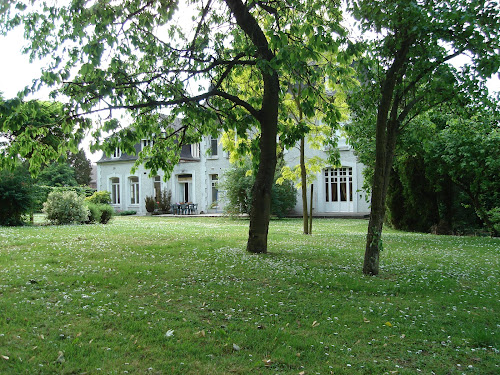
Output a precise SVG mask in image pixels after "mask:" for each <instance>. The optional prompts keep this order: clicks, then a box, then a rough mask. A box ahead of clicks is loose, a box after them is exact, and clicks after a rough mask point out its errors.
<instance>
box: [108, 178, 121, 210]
mask: <svg viewBox="0 0 500 375" xmlns="http://www.w3.org/2000/svg"><path fill="white" fill-rule="evenodd" d="M110 184H111V204H114V205H119V204H120V203H121V199H120V178H119V177H111V178H110Z"/></svg>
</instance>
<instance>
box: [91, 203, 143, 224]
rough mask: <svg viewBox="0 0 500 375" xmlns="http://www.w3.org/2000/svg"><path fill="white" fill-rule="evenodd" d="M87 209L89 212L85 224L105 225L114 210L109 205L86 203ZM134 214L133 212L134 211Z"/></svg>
mask: <svg viewBox="0 0 500 375" xmlns="http://www.w3.org/2000/svg"><path fill="white" fill-rule="evenodd" d="M86 203H87V204H86V205H87V208H88V210H89V216H88V220H86V221H85V222H86V223H87V224H92V223H100V224H106V223H107V222H108V221H109V220H110V219H111V217H112V216H113V214H114V212H115V211H114V209H113V207H111V206H110V205H109V204H102V203H89V202H86ZM134 213H135V211H134Z"/></svg>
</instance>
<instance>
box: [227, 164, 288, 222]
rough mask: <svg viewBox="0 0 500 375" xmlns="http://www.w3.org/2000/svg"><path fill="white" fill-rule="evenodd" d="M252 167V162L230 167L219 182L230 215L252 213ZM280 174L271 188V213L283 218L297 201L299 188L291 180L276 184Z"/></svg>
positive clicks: (275, 177) (276, 175)
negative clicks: (249, 171)
mask: <svg viewBox="0 0 500 375" xmlns="http://www.w3.org/2000/svg"><path fill="white" fill-rule="evenodd" d="M250 168H251V164H250V162H247V163H246V164H244V165H243V166H236V165H235V166H233V167H231V168H230V169H228V170H227V171H226V172H225V173H224V176H223V178H222V182H221V183H219V186H220V188H221V190H224V199H225V205H224V211H225V212H226V213H228V214H230V215H235V214H241V213H246V214H249V213H250V209H251V207H252V187H253V184H254V181H255V177H254V176H253V175H249V174H248V173H247V171H248V170H249V169H250ZM279 176H280V173H279V172H277V173H276V174H275V176H274V183H273V186H272V190H271V214H273V215H276V216H278V217H279V218H282V217H284V216H286V215H287V214H288V213H289V212H290V211H291V210H292V209H293V208H294V207H295V204H296V203H297V190H296V189H295V187H294V186H293V183H292V182H291V181H286V180H285V181H284V182H283V183H282V184H281V185H279V184H276V180H277V179H278V177H279Z"/></svg>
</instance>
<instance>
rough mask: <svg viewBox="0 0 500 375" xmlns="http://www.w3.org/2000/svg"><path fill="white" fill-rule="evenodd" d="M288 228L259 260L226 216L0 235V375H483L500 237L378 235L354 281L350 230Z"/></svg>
mask: <svg viewBox="0 0 500 375" xmlns="http://www.w3.org/2000/svg"><path fill="white" fill-rule="evenodd" d="M301 224H302V223H301V221H300V220H291V219H285V220H279V221H271V226H270V230H269V253H268V254H261V255H251V254H248V253H246V251H245V243H246V242H245V241H246V236H247V235H248V222H245V221H242V220H235V221H233V220H229V219H226V218H210V219H202V218H190V217H186V218H177V219H171V218H166V217H163V218H157V217H117V218H115V220H114V221H113V222H112V223H110V224H108V225H106V226H103V225H91V226H87V227H86V226H79V227H73V226H69V227H68V226H67V227H41V226H33V227H25V228H0V245H1V246H0V264H1V267H0V294H1V296H2V298H0V311H2V314H1V315H2V319H0V332H1V334H0V348H7V349H8V351H7V349H5V350H4V351H3V352H2V349H0V355H3V356H6V357H8V358H9V360H5V359H0V373H11V372H12V371H11V370H12V368H11V367H10V366H12V363H13V361H14V359H15V358H22V362H21V361H17V360H16V366H17V367H16V370H17V372H19V373H38V372H40V369H39V368H38V364H40V365H42V366H43V370H44V373H63V372H64V373H72V372H73V373H82V372H92V371H94V372H96V371H98V370H96V368H100V370H99V371H100V372H102V373H125V371H129V372H132V371H131V366H134V368H139V369H141V368H142V369H144V370H145V369H149V368H151V369H154V370H150V371H151V372H158V373H162V372H164V373H169V371H172V370H171V369H178V368H179V366H180V365H179V364H180V363H183V365H182V372H183V373H186V374H187V373H217V372H224V371H226V372H227V371H229V369H231V368H237V369H239V371H240V372H242V373H259V372H262V371H266V370H265V368H267V367H269V369H270V370H272V372H276V373H287V371H289V369H297V371H295V373H299V372H300V371H304V372H305V373H322V374H323V373H330V372H332V373H342V372H344V371H346V367H349V371H354V372H356V370H355V369H362V370H360V371H363V372H367V373H368V372H370V373H384V372H387V371H388V369H397V370H400V371H403V372H407V373H413V372H415V373H417V372H422V373H431V371H434V372H435V373H446V372H448V371H450V370H449V369H450V368H452V369H453V368H455V369H458V366H456V365H457V363H460V364H461V369H462V370H467V371H469V372H470V371H474V372H477V373H496V372H497V370H498V367H497V364H498V361H497V357H498V352H499V349H500V346H499V345H498V339H497V336H498V329H499V327H498V319H497V312H498V310H499V309H500V305H499V302H498V301H499V300H500V290H499V289H498V283H499V282H500V280H499V278H500V275H499V273H498V269H500V260H499V258H498V256H497V255H498V249H499V248H500V240H498V239H493V238H474V237H450V236H433V235H424V234H416V233H401V232H397V231H393V230H390V229H388V230H386V231H385V232H384V243H385V251H384V253H383V254H382V258H381V266H382V268H381V273H380V275H379V276H378V277H374V278H370V277H365V276H363V275H362V274H361V271H360V269H361V265H362V251H363V249H364V240H365V235H366V225H367V222H366V221H364V220H329V219H328V220H318V221H317V222H316V224H315V232H314V234H313V235H312V236H303V235H302V234H301ZM386 323H389V324H386ZM158 332H165V333H163V334H161V333H160V335H158ZM174 332H175V333H174ZM166 338H168V339H166ZM108 348H109V349H110V350H107V349H108ZM238 349H239V350H238ZM59 351H60V352H62V353H65V354H64V359H65V360H64V361H62V360H61V361H59V362H56V358H58V353H59ZM247 354H248V355H247ZM389 356H390V358H389ZM32 357H34V359H32V360H31V361H30V358H32ZM220 358H222V359H223V360H222V361H219V359H220ZM366 358H370V359H373V360H370V361H367V360H366ZM216 359H217V360H216ZM249 359H253V360H252V361H251V360H249ZM347 364H349V365H350V366H347ZM259 366H260V367H259ZM363 366H365V367H363ZM470 366H472V367H470ZM178 371H180V370H178Z"/></svg>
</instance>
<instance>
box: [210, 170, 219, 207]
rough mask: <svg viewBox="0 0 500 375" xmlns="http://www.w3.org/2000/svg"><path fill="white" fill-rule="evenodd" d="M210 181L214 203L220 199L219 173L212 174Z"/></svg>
mask: <svg viewBox="0 0 500 375" xmlns="http://www.w3.org/2000/svg"><path fill="white" fill-rule="evenodd" d="M210 182H211V192H212V203H214V202H217V201H218V200H219V189H218V183H219V175H218V174H211V175H210Z"/></svg>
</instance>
